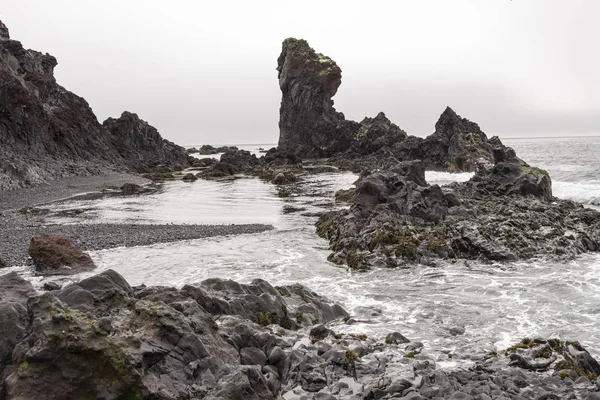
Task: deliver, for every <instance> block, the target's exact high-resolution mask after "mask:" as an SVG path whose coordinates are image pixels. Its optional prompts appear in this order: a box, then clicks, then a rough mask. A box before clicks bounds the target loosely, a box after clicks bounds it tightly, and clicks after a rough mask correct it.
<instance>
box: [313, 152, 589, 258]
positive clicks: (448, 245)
mask: <svg viewBox="0 0 600 400" xmlns="http://www.w3.org/2000/svg"><path fill="white" fill-rule="evenodd" d="M494 153H495V155H496V156H497V162H496V164H495V165H493V166H491V165H488V166H487V167H486V166H485V165H482V166H481V168H480V170H479V171H478V172H477V173H476V175H475V176H474V177H473V178H472V179H471V181H469V182H465V183H462V184H452V185H448V186H447V187H443V188H440V187H438V186H437V185H433V186H430V185H428V184H427V182H425V178H424V170H423V164H422V163H421V162H419V161H415V162H404V163H398V164H396V165H390V166H388V167H387V168H385V169H383V170H381V171H377V172H375V173H373V174H371V175H369V176H367V177H365V178H363V179H362V180H361V182H360V183H359V184H358V186H357V188H356V195H355V196H354V200H353V204H352V206H351V207H350V209H348V210H341V211H334V212H330V213H327V214H324V215H323V216H321V218H320V219H319V221H318V222H317V233H318V234H319V235H320V236H323V237H326V238H327V239H329V241H330V248H331V249H332V250H333V251H334V253H333V254H332V255H330V257H329V260H330V261H332V262H336V263H346V264H347V265H348V266H349V267H351V268H355V269H365V268H368V267H370V266H390V267H394V266H398V265H403V264H406V263H419V262H420V263H431V262H432V261H433V260H435V259H450V260H452V259H458V258H462V259H480V260H493V261H507V260H516V259H528V258H532V257H550V258H556V259H569V258H572V257H574V256H575V255H577V254H580V253H583V252H587V251H599V250H600V213H598V212H597V211H594V210H591V209H586V208H583V206H581V205H578V204H576V203H574V202H571V201H565V200H559V199H555V198H552V190H551V182H550V178H549V176H548V174H547V172H545V171H543V170H540V169H538V168H532V167H530V166H528V165H527V164H526V163H524V162H523V161H522V160H520V159H518V158H517V157H516V156H514V151H512V149H507V148H505V147H503V146H502V147H495V148H494Z"/></svg>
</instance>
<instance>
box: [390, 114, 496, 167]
mask: <svg viewBox="0 0 600 400" xmlns="http://www.w3.org/2000/svg"><path fill="white" fill-rule="evenodd" d="M496 141H499V139H497V138H492V139H489V140H488V138H487V136H486V134H485V133H483V132H482V131H481V129H480V128H479V125H477V124H476V123H474V122H471V121H469V120H468V119H466V118H462V117H461V116H459V115H458V114H456V113H455V112H454V110H452V109H451V108H450V107H447V108H446V110H445V111H444V112H443V113H442V115H441V116H440V118H439V119H438V121H437V122H436V124H435V132H434V133H432V134H431V135H429V136H427V137H426V138H424V139H421V138H415V139H413V140H410V141H406V142H403V143H400V144H399V145H398V146H397V147H396V148H395V149H394V155H395V156H396V157H398V158H399V159H401V160H421V161H423V163H424V164H425V169H427V170H439V171H448V172H460V171H475V170H476V169H477V165H478V163H480V162H481V161H482V160H483V161H487V162H493V161H494V154H493V143H495V142H496Z"/></svg>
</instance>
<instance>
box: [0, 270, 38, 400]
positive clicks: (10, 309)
mask: <svg viewBox="0 0 600 400" xmlns="http://www.w3.org/2000/svg"><path fill="white" fill-rule="evenodd" d="M34 295H35V290H34V289H33V286H32V285H31V283H29V282H27V281H26V280H24V279H22V278H21V277H20V276H19V275H17V274H16V273H15V272H11V273H9V274H6V275H2V276H0V399H4V398H6V397H5V396H6V393H5V391H4V390H5V389H4V385H3V384H2V383H3V382H4V380H5V379H6V377H7V376H8V375H9V374H10V373H11V372H12V370H13V366H12V352H13V349H14V348H15V346H16V345H17V343H19V342H20V341H21V340H23V338H24V337H25V336H26V333H27V330H28V329H29V326H30V320H29V315H28V314H27V299H28V298H29V297H31V296H34Z"/></svg>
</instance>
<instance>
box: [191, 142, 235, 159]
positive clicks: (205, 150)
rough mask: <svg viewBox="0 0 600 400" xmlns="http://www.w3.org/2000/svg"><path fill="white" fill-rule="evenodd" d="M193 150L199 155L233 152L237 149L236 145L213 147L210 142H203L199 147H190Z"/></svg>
mask: <svg viewBox="0 0 600 400" xmlns="http://www.w3.org/2000/svg"><path fill="white" fill-rule="evenodd" d="M190 150H194V153H198V154H200V155H205V156H206V155H211V154H219V153H228V152H235V151H238V150H239V149H238V148H237V147H236V146H221V147H213V146H211V145H210V144H205V145H202V147H200V149H195V148H194V149H190Z"/></svg>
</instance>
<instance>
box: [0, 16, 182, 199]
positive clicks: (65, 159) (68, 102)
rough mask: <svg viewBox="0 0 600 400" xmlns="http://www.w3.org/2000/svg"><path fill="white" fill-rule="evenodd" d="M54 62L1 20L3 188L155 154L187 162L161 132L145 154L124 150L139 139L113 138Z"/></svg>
mask: <svg viewBox="0 0 600 400" xmlns="http://www.w3.org/2000/svg"><path fill="white" fill-rule="evenodd" d="M56 65H57V61H56V58H54V57H53V56H51V55H49V54H42V53H40V52H37V51H34V50H27V49H25V48H24V47H23V45H22V44H21V43H20V42H18V41H16V40H12V39H10V35H9V31H8V28H7V27H6V26H5V25H4V24H3V23H2V22H1V21H0V190H2V189H10V188H17V187H23V186H27V185H30V184H36V183H41V182H44V181H46V180H49V179H56V178H60V177H63V176H68V175H74V174H89V173H96V172H97V171H98V168H101V167H117V168H120V167H125V166H128V167H131V168H140V167H145V166H147V165H148V164H149V163H152V162H153V161H152V159H154V158H156V157H157V156H158V158H159V159H161V158H162V159H166V160H169V162H174V163H183V162H185V160H186V158H185V157H183V156H182V154H183V149H181V148H179V147H178V146H173V145H172V144H169V145H166V144H162V139H161V138H160V135H158V133H156V135H158V136H156V135H155V136H154V140H153V142H147V143H146V144H147V146H146V147H145V148H144V151H143V152H141V153H138V152H137V151H136V150H137V149H136V148H131V149H123V146H126V145H127V143H131V142H135V140H131V141H129V142H126V143H123V142H122V141H115V140H114V135H113V134H111V132H109V131H108V130H107V129H105V128H104V127H103V126H102V125H101V124H100V123H99V122H98V120H97V118H96V116H95V115H94V113H93V111H92V109H91V108H90V106H89V105H88V103H87V102H86V101H85V100H84V99H83V98H81V97H79V96H77V95H75V94H74V93H71V92H69V91H68V90H66V89H65V88H63V87H62V86H60V85H59V84H58V83H57V82H56V79H55V77H54V67H55V66H56ZM139 140H143V139H141V138H140V139H139ZM152 145H155V146H156V148H155V150H154V151H150V149H151V146H152ZM170 151H173V153H172V154H170V155H169V156H166V155H165V152H170Z"/></svg>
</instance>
